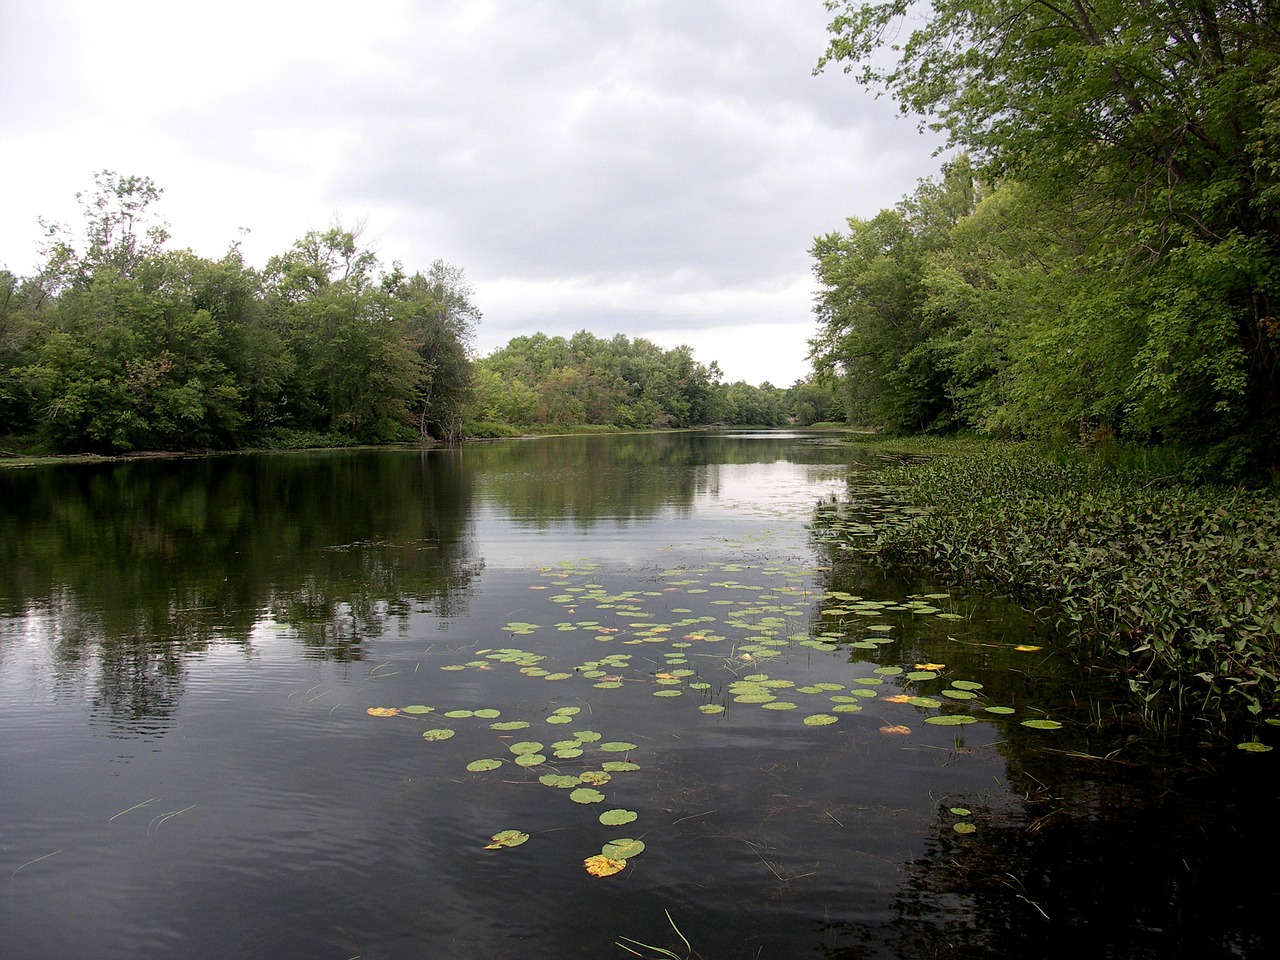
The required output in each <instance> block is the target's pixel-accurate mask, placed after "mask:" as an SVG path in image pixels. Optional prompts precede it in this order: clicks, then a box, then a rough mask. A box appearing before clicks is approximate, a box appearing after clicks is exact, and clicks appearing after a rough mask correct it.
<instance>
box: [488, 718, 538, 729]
mask: <svg viewBox="0 0 1280 960" xmlns="http://www.w3.org/2000/svg"><path fill="white" fill-rule="evenodd" d="M527 726H529V721H528V720H503V721H501V722H499V723H491V724H489V729H490V730H523V729H524V728H525V727H527Z"/></svg>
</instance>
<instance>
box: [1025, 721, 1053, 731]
mask: <svg viewBox="0 0 1280 960" xmlns="http://www.w3.org/2000/svg"><path fill="white" fill-rule="evenodd" d="M1022 725H1023V726H1024V727H1030V728H1031V729H1033V730H1058V729H1060V728H1061V727H1062V724H1060V723H1059V722H1058V721H1057V720H1023V721H1022Z"/></svg>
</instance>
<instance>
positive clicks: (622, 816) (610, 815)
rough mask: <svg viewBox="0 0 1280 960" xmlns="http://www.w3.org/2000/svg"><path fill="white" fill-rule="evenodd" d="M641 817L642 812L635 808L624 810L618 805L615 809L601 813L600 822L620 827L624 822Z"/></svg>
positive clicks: (631, 821)
mask: <svg viewBox="0 0 1280 960" xmlns="http://www.w3.org/2000/svg"><path fill="white" fill-rule="evenodd" d="M639 818H640V814H638V813H636V812H635V811H634V810H624V809H622V808H621V807H618V808H617V809H615V810H606V811H605V812H604V813H602V814H600V818H599V819H600V822H601V823H602V824H604V825H605V826H606V827H619V826H622V824H624V823H634V822H635V821H636V820H638V819H639Z"/></svg>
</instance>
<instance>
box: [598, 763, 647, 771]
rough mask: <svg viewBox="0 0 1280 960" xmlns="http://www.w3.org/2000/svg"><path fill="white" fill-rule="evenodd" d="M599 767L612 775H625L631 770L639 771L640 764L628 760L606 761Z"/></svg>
mask: <svg viewBox="0 0 1280 960" xmlns="http://www.w3.org/2000/svg"><path fill="white" fill-rule="evenodd" d="M600 766H601V767H602V768H603V769H605V770H609V771H612V772H613V773H627V772H629V771H631V770H639V769H640V764H638V763H632V762H631V761H630V760H606V761H605V762H604V763H602V764H600Z"/></svg>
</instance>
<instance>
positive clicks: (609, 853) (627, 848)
mask: <svg viewBox="0 0 1280 960" xmlns="http://www.w3.org/2000/svg"><path fill="white" fill-rule="evenodd" d="M644 848H645V843H644V841H643V840H633V839H631V838H630V837H623V838H622V839H621V840H610V841H609V842H608V843H606V844H605V845H604V846H603V847H601V848H600V852H601V853H602V854H604V855H605V856H606V857H608V858H609V859H610V860H630V859H631V858H632V857H638V856H640V854H642V853H644Z"/></svg>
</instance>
